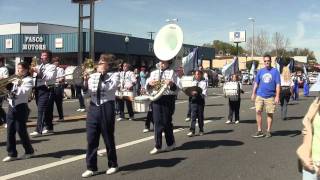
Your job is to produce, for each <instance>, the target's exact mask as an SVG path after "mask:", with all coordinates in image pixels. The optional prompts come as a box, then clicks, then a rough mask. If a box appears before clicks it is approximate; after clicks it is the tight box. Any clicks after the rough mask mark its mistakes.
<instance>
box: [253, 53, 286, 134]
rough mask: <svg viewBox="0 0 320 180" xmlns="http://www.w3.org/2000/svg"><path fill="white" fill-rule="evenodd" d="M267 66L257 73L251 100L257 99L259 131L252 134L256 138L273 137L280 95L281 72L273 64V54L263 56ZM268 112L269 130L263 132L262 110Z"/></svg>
mask: <svg viewBox="0 0 320 180" xmlns="http://www.w3.org/2000/svg"><path fill="white" fill-rule="evenodd" d="M263 61H264V65H265V67H264V68H262V69H260V70H259V71H258V73H257V76H256V79H255V83H254V87H253V91H252V96H251V100H252V101H255V107H256V120H257V129H258V131H257V132H256V133H255V134H253V135H252V137H254V138H260V137H271V126H272V120H273V114H274V112H275V107H276V104H278V103H279V97H280V73H279V71H278V70H277V69H276V68H273V67H272V66H271V56H270V55H265V56H263ZM264 107H265V109H266V113H267V132H266V134H264V133H263V132H262V127H261V126H262V110H263V108H264Z"/></svg>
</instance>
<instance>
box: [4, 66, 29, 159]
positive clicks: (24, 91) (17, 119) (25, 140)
mask: <svg viewBox="0 0 320 180" xmlns="http://www.w3.org/2000/svg"><path fill="white" fill-rule="evenodd" d="M17 75H18V76H19V77H20V78H21V79H17V80H16V81H14V82H13V83H10V84H8V85H7V89H8V91H9V96H8V101H9V107H8V114H7V124H8V129H7V151H8V156H7V157H5V158H4V159H3V160H2V161H3V162H8V161H13V160H16V159H17V156H18V152H17V149H16V132H18V134H19V137H20V140H21V144H22V146H23V148H24V150H25V154H24V155H23V156H22V157H21V159H28V158H31V157H32V156H33V154H34V150H33V148H32V146H31V143H30V139H29V136H28V132H27V126H26V123H27V120H28V115H29V108H28V98H29V94H30V92H31V90H32V84H33V80H32V78H31V77H30V76H29V65H28V64H26V63H25V62H22V63H19V64H18V73H17Z"/></svg>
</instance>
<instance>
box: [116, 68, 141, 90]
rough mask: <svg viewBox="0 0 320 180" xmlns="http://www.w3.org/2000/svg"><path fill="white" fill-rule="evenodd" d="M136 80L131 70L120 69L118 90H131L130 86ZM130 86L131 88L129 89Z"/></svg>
mask: <svg viewBox="0 0 320 180" xmlns="http://www.w3.org/2000/svg"><path fill="white" fill-rule="evenodd" d="M136 82H137V78H136V76H135V74H134V73H133V72H132V71H121V72H120V84H119V86H120V90H121V91H133V90H132V88H133V86H134V84H135V83H136ZM129 88H131V90H129Z"/></svg>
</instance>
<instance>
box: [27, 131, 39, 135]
mask: <svg viewBox="0 0 320 180" xmlns="http://www.w3.org/2000/svg"><path fill="white" fill-rule="evenodd" d="M29 135H30V136H41V134H40V133H38V132H37V131H33V132H32V133H30V134H29Z"/></svg>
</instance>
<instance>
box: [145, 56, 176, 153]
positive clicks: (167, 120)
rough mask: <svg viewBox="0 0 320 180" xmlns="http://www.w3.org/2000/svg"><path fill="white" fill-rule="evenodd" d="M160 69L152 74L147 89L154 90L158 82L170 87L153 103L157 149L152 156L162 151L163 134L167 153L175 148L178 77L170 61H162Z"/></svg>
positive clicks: (154, 149)
mask: <svg viewBox="0 0 320 180" xmlns="http://www.w3.org/2000/svg"><path fill="white" fill-rule="evenodd" d="M159 66H160V68H159V69H157V70H154V71H152V72H151V74H150V77H149V78H148V79H147V89H152V88H154V87H155V85H156V84H157V81H164V83H165V84H167V85H168V86H169V89H167V90H166V91H165V92H164V93H163V95H162V96H161V97H160V98H159V99H158V100H156V101H154V102H152V108H153V109H152V110H153V121H154V134H155V136H154V137H155V147H154V148H153V149H152V150H151V151H150V154H157V153H159V152H161V151H162V132H164V133H165V138H166V142H167V147H166V149H165V151H171V150H173V149H174V148H175V140H174V135H173V124H172V115H173V113H174V110H175V98H176V94H177V90H178V86H177V75H176V73H175V72H174V70H173V69H170V68H169V61H160V62H159Z"/></svg>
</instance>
